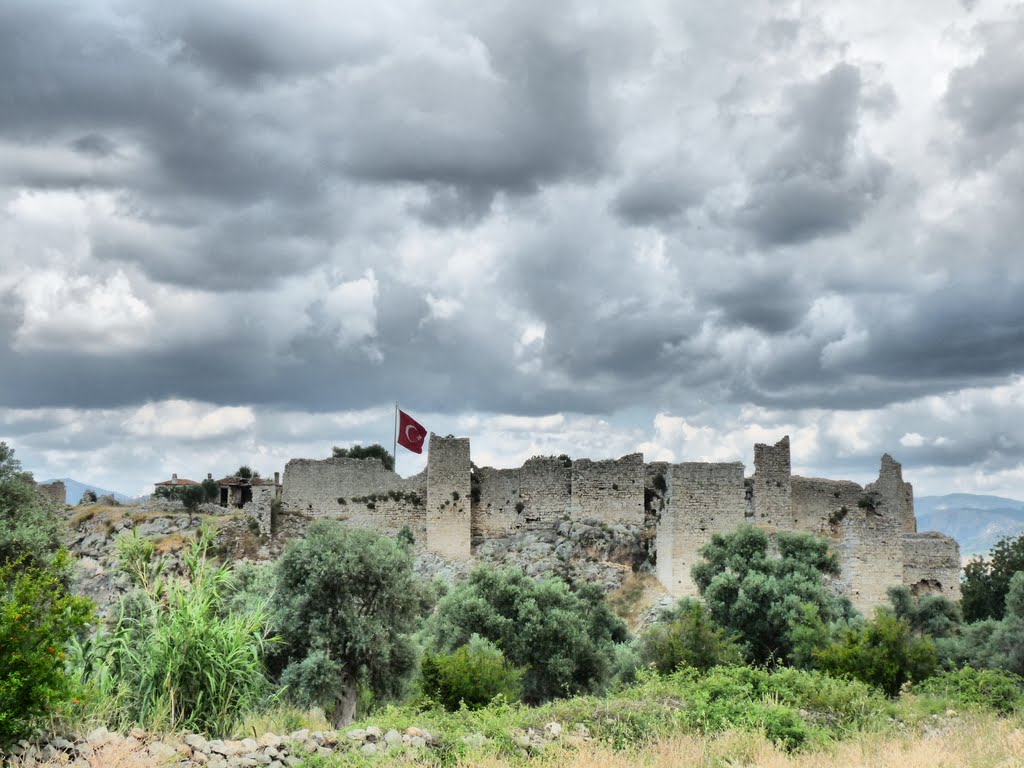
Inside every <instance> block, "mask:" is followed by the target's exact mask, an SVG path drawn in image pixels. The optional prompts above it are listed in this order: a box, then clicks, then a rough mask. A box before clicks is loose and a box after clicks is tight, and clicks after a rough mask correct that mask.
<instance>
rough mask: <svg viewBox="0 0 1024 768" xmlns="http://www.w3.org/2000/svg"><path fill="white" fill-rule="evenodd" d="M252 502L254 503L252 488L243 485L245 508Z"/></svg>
mask: <svg viewBox="0 0 1024 768" xmlns="http://www.w3.org/2000/svg"><path fill="white" fill-rule="evenodd" d="M250 501H252V488H249V487H248V486H244V485H243V486H242V506H243V507H244V506H245V505H246V504H248V503H249V502H250Z"/></svg>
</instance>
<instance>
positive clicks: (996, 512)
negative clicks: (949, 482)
mask: <svg viewBox="0 0 1024 768" xmlns="http://www.w3.org/2000/svg"><path fill="white" fill-rule="evenodd" d="M914 511H915V513H916V514H917V529H918V530H919V531H941V532H942V533H945V534H946V535H947V536H952V537H953V538H954V539H956V540H957V541H958V542H959V543H960V554H961V556H963V557H970V556H972V555H981V554H984V553H986V552H988V551H989V550H990V549H991V548H992V546H993V545H994V544H995V543H996V542H997V541H999V539H1001V538H1003V537H1005V536H1019V535H1021V534H1024V501H1017V500H1016V499H1006V498H1003V497H1001V496H981V495H975V494H971V493H951V494H948V495H946V496H921V497H919V498H917V499H915V500H914Z"/></svg>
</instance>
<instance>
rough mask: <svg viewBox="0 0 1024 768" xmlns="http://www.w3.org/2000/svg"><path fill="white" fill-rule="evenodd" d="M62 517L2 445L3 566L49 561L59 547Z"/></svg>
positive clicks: (0, 510) (0, 559) (0, 530)
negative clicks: (15, 563) (16, 561)
mask: <svg viewBox="0 0 1024 768" xmlns="http://www.w3.org/2000/svg"><path fill="white" fill-rule="evenodd" d="M62 530H63V526H62V525H61V521H60V516H59V514H58V509H57V506H56V505H55V504H54V503H53V502H51V501H50V500H49V499H46V498H45V497H44V496H43V495H42V494H40V493H39V491H38V490H37V489H36V487H35V485H34V484H32V482H31V480H30V478H29V477H28V476H26V474H25V473H24V472H22V471H21V463H20V462H19V461H18V460H17V459H15V458H14V449H12V448H10V447H9V446H8V445H7V443H3V442H0V564H3V563H5V562H9V561H10V560H13V559H15V558H20V559H23V560H24V562H26V563H40V562H45V561H48V560H49V559H50V558H51V557H52V556H53V554H54V553H55V552H56V551H57V549H58V547H59V546H60V541H61V532H62Z"/></svg>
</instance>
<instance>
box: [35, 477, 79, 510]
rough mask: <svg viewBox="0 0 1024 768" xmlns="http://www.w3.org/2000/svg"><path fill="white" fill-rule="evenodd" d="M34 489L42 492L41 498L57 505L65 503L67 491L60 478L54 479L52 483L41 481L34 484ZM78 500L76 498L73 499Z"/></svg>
mask: <svg viewBox="0 0 1024 768" xmlns="http://www.w3.org/2000/svg"><path fill="white" fill-rule="evenodd" d="M36 490H37V491H39V493H40V494H42V496H43V498H45V499H46V500H47V501H50V502H52V503H54V504H57V505H59V506H62V507H63V506H64V505H65V504H66V503H67V496H68V492H67V489H66V488H65V487H64V483H63V482H61V481H60V480H55V481H53V482H52V483H41V484H39V485H37V486H36ZM75 501H76V502H77V501H78V500H77V499H76V500H75Z"/></svg>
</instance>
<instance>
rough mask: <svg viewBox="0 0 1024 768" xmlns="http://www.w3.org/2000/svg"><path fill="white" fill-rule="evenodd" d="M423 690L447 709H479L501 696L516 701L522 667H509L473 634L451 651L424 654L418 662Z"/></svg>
mask: <svg viewBox="0 0 1024 768" xmlns="http://www.w3.org/2000/svg"><path fill="white" fill-rule="evenodd" d="M420 672H421V674H422V676H423V678H422V680H421V683H420V685H421V687H422V688H423V693H424V694H425V695H427V696H428V697H430V698H431V699H433V700H434V701H436V702H438V703H439V704H440V705H441V706H443V707H444V708H445V709H447V710H448V711H449V712H454V711H456V710H457V709H459V707H461V706H463V705H464V706H465V707H466V708H468V709H480V708H481V707H485V706H487V705H488V704H490V703H491V702H492V701H494V699H495V698H497V697H498V696H501V697H502V698H504V699H505V700H507V701H516V700H518V699H519V694H520V692H521V690H522V677H523V670H522V669H521V668H519V667H513V666H512V665H510V664H509V663H508V662H507V661H506V660H505V656H504V655H503V654H502V652H501V651H500V650H498V648H497V646H495V645H494V644H493V643H490V642H488V641H487V640H484V639H483V638H481V637H480V636H479V635H473V637H471V638H470V640H469V642H468V643H467V644H466V645H463V646H460V647H459V648H457V649H456V650H455V651H454V652H453V653H438V654H431V653H428V654H426V655H425V656H424V657H423V659H422V661H421V662H420Z"/></svg>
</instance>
